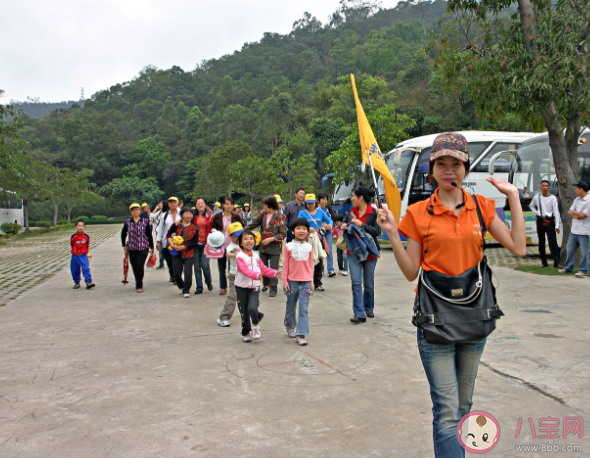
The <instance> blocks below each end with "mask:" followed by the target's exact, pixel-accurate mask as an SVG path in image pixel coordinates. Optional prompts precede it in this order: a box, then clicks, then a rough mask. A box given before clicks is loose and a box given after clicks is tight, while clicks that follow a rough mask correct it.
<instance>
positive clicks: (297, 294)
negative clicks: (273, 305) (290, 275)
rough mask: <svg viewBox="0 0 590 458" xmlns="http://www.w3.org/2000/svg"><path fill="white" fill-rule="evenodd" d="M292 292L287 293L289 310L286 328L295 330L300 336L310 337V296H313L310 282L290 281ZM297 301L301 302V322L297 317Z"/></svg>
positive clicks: (286, 316)
mask: <svg viewBox="0 0 590 458" xmlns="http://www.w3.org/2000/svg"><path fill="white" fill-rule="evenodd" d="M289 289H290V291H285V294H286V295H287V309H286V310H285V327H286V328H287V329H295V327H297V332H296V334H297V335H298V336H308V335H309V316H308V315H307V309H308V308H309V296H310V294H311V282H310V281H293V280H289ZM297 300H299V321H297V318H296V317H295V311H296V309H297Z"/></svg>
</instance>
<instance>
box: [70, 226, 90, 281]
mask: <svg viewBox="0 0 590 458" xmlns="http://www.w3.org/2000/svg"><path fill="white" fill-rule="evenodd" d="M84 228H85V224H84V221H78V222H76V233H75V234H73V235H72V239H71V240H70V243H71V245H72V260H71V262H70V270H71V271H72V278H73V279H74V289H78V288H80V269H82V272H83V273H84V281H85V282H86V289H90V288H94V286H95V284H94V283H92V276H91V275H90V264H89V263H88V249H89V248H90V237H88V234H86V233H84Z"/></svg>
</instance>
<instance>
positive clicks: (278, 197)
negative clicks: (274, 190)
mask: <svg viewBox="0 0 590 458" xmlns="http://www.w3.org/2000/svg"><path fill="white" fill-rule="evenodd" d="M275 199H277V202H278V203H280V204H284V203H285V201H284V200H283V199H281V196H279V195H278V194H275Z"/></svg>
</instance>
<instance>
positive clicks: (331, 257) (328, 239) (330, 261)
mask: <svg viewBox="0 0 590 458" xmlns="http://www.w3.org/2000/svg"><path fill="white" fill-rule="evenodd" d="M324 237H326V242H327V243H328V248H329V249H330V252H329V253H326V254H327V255H328V257H327V258H326V264H327V265H328V275H330V274H331V273H332V272H334V240H333V239H332V231H327V232H326V233H325V234H324Z"/></svg>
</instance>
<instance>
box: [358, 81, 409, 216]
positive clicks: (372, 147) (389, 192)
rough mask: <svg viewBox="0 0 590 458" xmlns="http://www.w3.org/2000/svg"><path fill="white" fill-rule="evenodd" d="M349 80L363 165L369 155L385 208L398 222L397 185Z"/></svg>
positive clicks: (399, 206) (399, 203)
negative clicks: (385, 202) (378, 179)
mask: <svg viewBox="0 0 590 458" xmlns="http://www.w3.org/2000/svg"><path fill="white" fill-rule="evenodd" d="M350 80H351V81H352V91H353V92H354V101H355V103H356V117H357V120H358V125H359V137H360V139H361V151H362V154H363V161H364V162H365V164H367V165H368V166H370V165H371V162H370V161H369V155H371V159H372V161H373V167H374V168H375V170H377V171H378V172H379V173H380V174H381V177H382V178H383V185H384V187H385V200H387V207H388V208H389V209H390V210H391V212H392V213H393V215H394V216H395V220H396V221H399V214H400V212H401V207H402V197H401V194H400V193H399V189H397V185H396V184H395V180H394V179H393V176H392V175H391V171H390V170H389V167H387V164H386V163H385V160H384V159H383V154H381V150H380V149H379V145H378V144H377V140H376V139H375V135H373V130H372V129H371V126H370V125H369V121H368V120H367V116H366V115H365V110H363V106H362V105H361V101H360V100H359V95H358V93H357V91H356V83H355V81H354V75H353V74H351V75H350Z"/></svg>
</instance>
